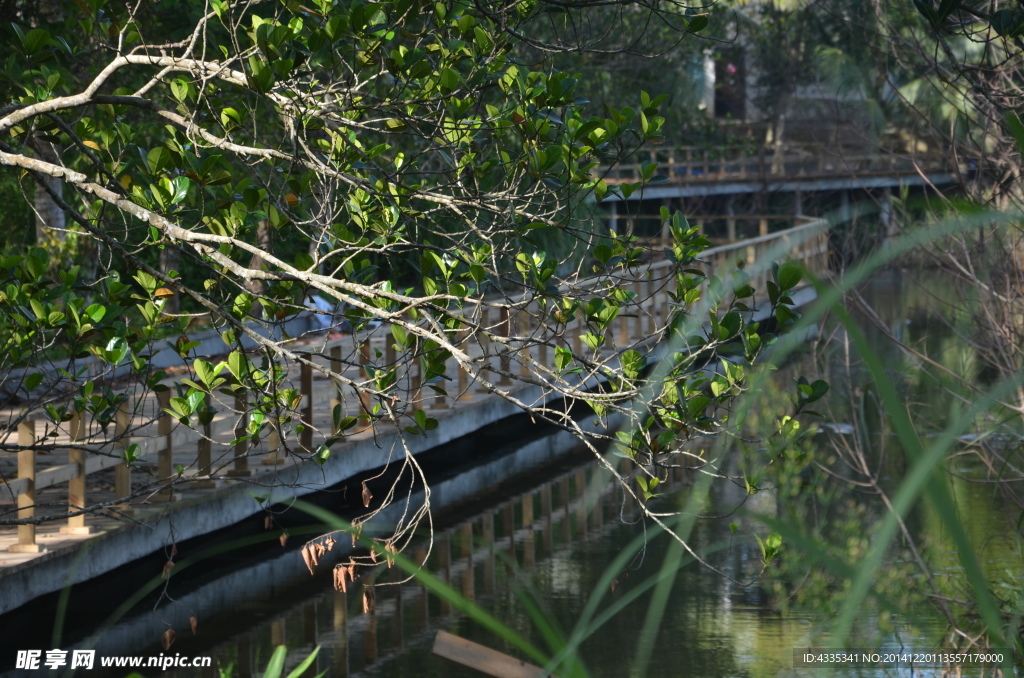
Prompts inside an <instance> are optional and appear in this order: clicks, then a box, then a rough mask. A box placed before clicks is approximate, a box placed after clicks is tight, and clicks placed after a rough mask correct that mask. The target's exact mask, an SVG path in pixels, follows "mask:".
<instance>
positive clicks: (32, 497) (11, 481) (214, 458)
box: [0, 217, 828, 552]
mask: <svg viewBox="0 0 1024 678" xmlns="http://www.w3.org/2000/svg"><path fill="white" fill-rule="evenodd" d="M737 218H740V217H737ZM827 231H828V223H827V222H826V221H824V220H817V221H813V222H808V223H804V224H801V225H799V226H795V227H793V228H789V229H786V230H783V231H780V232H777V233H768V234H765V235H761V236H759V237H755V238H750V239H748V240H744V241H740V242H735V243H731V244H726V245H721V246H717V247H713V248H711V249H708V250H706V251H705V252H704V253H703V254H702V255H701V259H702V260H703V261H704V262H706V265H707V269H708V272H709V274H715V273H717V274H719V275H721V274H723V273H727V272H728V271H731V270H733V268H734V267H735V265H736V263H737V261H742V262H744V263H745V264H746V270H747V272H748V273H750V274H751V275H752V281H751V284H752V285H753V286H754V287H755V289H762V290H763V289H764V287H765V281H766V280H767V275H768V269H769V266H768V265H767V264H768V263H770V261H771V260H775V259H780V258H781V259H789V260H795V261H800V262H802V263H803V264H804V265H805V266H806V267H807V268H809V269H811V270H812V271H815V272H818V273H822V272H824V271H825V270H826V269H827V267H828V260H827V259H828V257H827V253H828V233H827ZM673 266H674V262H671V261H668V260H665V259H661V260H656V261H653V262H650V263H648V264H647V265H646V266H645V267H644V268H643V269H642V270H641V271H639V272H637V274H636V275H635V276H632V277H628V278H624V279H620V280H618V282H617V285H618V286H619V287H628V288H630V289H631V290H632V291H633V292H635V294H636V296H635V299H636V301H635V302H634V306H633V307H632V308H630V307H626V308H623V309H622V311H621V313H620V316H619V317H618V318H617V319H616V320H615V321H614V325H613V326H612V327H610V328H609V329H608V330H607V332H606V340H607V345H606V346H605V347H603V348H602V349H601V350H602V351H604V352H605V353H610V352H611V351H613V350H621V349H622V348H623V347H626V346H635V347H645V346H648V347H649V346H652V345H653V344H655V343H657V342H658V341H659V339H660V337H659V336H658V332H659V331H660V329H661V328H663V327H664V324H665V322H666V321H667V319H668V318H669V316H670V315H671V313H672V312H673V307H672V305H671V299H670V298H669V295H668V291H669V289H670V287H671V286H672V285H673V283H674V279H673V277H672V276H671V275H669V273H670V272H671V270H672V268H673ZM605 282H607V279H605ZM597 284H603V283H601V281H600V280H599V279H597V278H591V279H583V280H580V281H578V282H577V283H575V284H571V285H567V286H566V287H565V288H564V292H565V294H567V295H569V294H572V295H578V296H579V297H581V298H585V297H586V295H587V294H588V290H590V289H591V288H592V287H593V286H594V285H597ZM513 302H514V303H512V304H511V305H510V304H509V303H508V300H507V299H504V298H503V299H502V300H501V303H498V302H497V300H491V301H488V300H487V299H485V300H484V301H483V302H482V303H480V304H479V305H478V306H476V307H475V308H474V310H473V315H472V317H471V318H470V319H471V321H472V322H473V323H475V324H477V325H479V326H480V327H481V328H484V329H485V330H486V331H487V332H489V333H491V334H492V335H494V336H495V338H496V339H497V340H496V341H494V342H490V341H487V339H486V336H482V338H481V339H480V342H479V344H473V345H470V342H468V340H467V334H466V333H465V332H463V333H461V334H459V335H458V337H457V340H456V341H454V342H453V343H455V344H456V345H457V346H459V348H460V349H461V350H462V351H464V352H465V353H466V354H467V355H468V356H469V359H470V361H471V365H472V366H473V371H474V372H476V373H477V374H479V375H484V374H490V375H495V377H496V385H497V386H498V387H506V386H508V385H510V384H511V383H512V380H511V379H510V376H509V375H510V374H511V373H512V370H513V369H514V367H513V364H515V363H518V365H519V368H518V369H519V373H520V374H521V375H524V376H527V375H531V374H532V373H533V372H534V371H535V367H534V366H535V365H542V366H549V365H550V364H551V362H552V359H553V348H554V347H556V346H565V347H568V348H571V349H572V350H573V351H574V352H576V353H577V354H578V355H584V353H585V349H584V344H583V341H582V337H583V335H584V333H586V332H588V331H589V329H588V326H587V325H586V323H585V321H584V320H583V318H582V317H581V314H580V315H577V317H575V318H574V319H572V320H571V321H569V322H568V324H566V325H564V326H561V325H560V326H556V327H553V326H551V324H550V323H541V322H538V321H537V318H538V317H539V316H540V315H541V311H540V308H539V307H538V302H537V301H536V300H533V301H530V300H527V299H526V298H525V297H522V298H520V299H518V300H515V299H514V300H513ZM510 307H511V308H513V309H514V311H513V312H512V313H510V312H509V308H510ZM304 350H305V351H308V355H309V356H310V358H311V359H312V360H313V361H314V362H315V363H317V364H319V365H324V366H330V367H331V368H332V369H334V370H335V371H340V372H341V373H342V374H343V375H344V376H345V377H346V378H348V379H350V380H351V382H352V383H358V382H361V381H363V380H365V370H364V367H365V366H367V365H369V364H370V363H371V356H373V355H377V352H379V355H381V356H382V358H383V360H384V362H385V363H387V364H394V363H395V362H396V359H397V357H398V356H397V355H396V348H395V345H394V341H393V339H392V338H391V332H390V328H389V327H388V326H386V325H385V326H382V327H379V328H375V329H373V330H369V331H366V332H361V333H359V334H356V335H345V336H342V337H340V338H334V339H330V340H326V339H321V340H320V341H319V342H318V343H317V345H316V346H307V347H304ZM318 375H319V373H317V372H316V371H315V370H314V369H313V368H312V367H311V366H310V365H308V364H299V365H292V366H291V367H290V373H289V375H288V377H287V381H288V384H290V385H292V386H293V387H295V388H297V390H298V391H299V392H300V393H301V402H300V404H299V406H298V410H299V412H298V416H299V419H300V420H301V421H302V423H303V424H305V430H304V431H303V432H302V433H301V434H300V436H299V438H298V440H297V441H294V442H293V443H291V444H290V446H289V447H291V448H292V449H294V448H295V447H298V448H301V449H302V450H304V451H306V452H309V451H312V450H314V449H315V448H316V446H317V445H319V444H321V443H322V442H323V441H324V439H325V435H324V434H314V428H315V429H316V430H317V431H322V432H325V434H327V435H333V434H334V433H336V432H335V431H333V416H332V412H333V410H334V408H335V407H340V408H341V413H342V415H343V416H357V415H359V414H365V413H367V412H369V411H370V410H371V409H372V407H373V402H372V395H371V393H370V391H368V390H362V389H360V388H358V386H355V387H354V386H352V385H345V386H341V385H339V383H336V382H333V381H330V380H328V379H326V378H316V377H317V376H318ZM422 377H423V374H422V366H421V364H420V361H419V360H415V361H412V364H411V366H410V368H409V369H408V370H406V372H405V373H404V374H402V375H401V377H400V379H399V383H398V388H399V389H401V390H402V391H403V392H406V393H408V394H409V405H410V407H415V408H423V407H426V408H429V409H430V410H433V411H443V410H447V409H450V408H452V407H455V406H457V404H456V403H457V401H466V400H472V399H473V398H474V397H475V396H474V394H481V395H485V394H487V393H489V392H490V390H491V389H492V387H489V386H487V385H485V384H481V383H479V381H478V380H476V378H475V377H474V375H473V374H471V372H470V371H468V370H467V369H466V368H465V366H463V365H460V367H459V368H458V370H457V377H456V379H455V383H454V384H453V386H455V392H454V393H438V392H435V391H433V390H431V389H429V388H427V385H425V384H423V383H422ZM168 385H169V386H171V387H172V390H173V383H168ZM169 397H170V392H168V391H165V392H163V393H160V394H159V395H155V394H149V395H147V396H145V397H140V398H137V399H135V400H133V401H129V402H126V403H125V404H123V405H122V407H121V409H120V411H119V412H118V413H117V416H116V417H115V421H114V424H113V426H111V427H109V429H108V430H107V431H103V430H101V428H100V427H99V426H98V425H97V424H96V422H92V421H86V420H85V419H84V418H82V417H79V416H76V417H75V418H73V419H71V420H70V421H66V422H61V423H59V424H54V423H53V422H51V421H49V420H46V419H43V417H42V415H41V413H40V414H38V415H37V414H35V413H33V414H31V415H26V413H25V412H24V411H18V410H13V409H9V410H7V411H6V412H5V413H4V414H6V415H7V421H8V422H11V424H10V425H8V426H7V427H6V429H5V430H4V432H3V433H2V435H3V436H4V437H5V439H6V440H8V441H10V440H11V439H12V437H14V436H16V440H17V443H18V444H19V446H22V447H24V449H23V450H22V451H20V452H19V453H18V454H17V477H16V478H11V475H12V474H11V473H10V471H12V470H13V469H10V468H7V469H2V470H3V475H4V480H3V481H2V482H0V503H11V502H16V504H17V508H18V513H17V515H18V517H19V518H22V519H33V518H35V517H36V515H37V513H36V506H37V502H38V501H39V493H40V491H42V490H44V489H47V488H54V487H56V486H61V485H64V484H67V495H66V496H67V502H68V504H69V505H70V506H71V507H72V508H71V509H70V510H69V511H68V512H69V513H73V512H74V511H75V510H76V508H75V507H79V509H80V508H81V507H85V506H87V505H89V502H90V501H92V502H94V503H95V501H96V499H94V498H93V499H87V497H94V496H104V497H112V500H111V502H110V503H112V502H113V501H114V500H118V499H122V498H125V497H131V496H132V493H133V482H132V468H131V466H129V465H128V464H126V463H125V459H124V454H125V451H126V450H128V449H129V447H130V446H134V445H137V446H138V448H137V452H136V458H137V460H138V463H150V464H151V463H152V461H153V460H154V459H155V461H156V464H155V466H156V469H155V472H154V479H155V480H156V481H159V482H167V481H172V480H175V479H176V478H179V477H181V478H185V479H189V480H191V482H190V483H189V487H190V488H191V489H204V488H210V487H214V486H216V483H215V482H214V481H213V477H214V476H216V477H218V478H225V477H227V478H231V477H235V478H242V477H248V476H252V475H254V474H255V469H256V468H267V467H269V468H267V470H271V469H273V468H274V467H277V466H279V465H282V464H293V463H298V461H299V457H297V456H295V455H289V454H288V447H286V446H283V445H282V440H281V430H282V429H281V427H280V425H279V424H278V423H277V422H271V425H270V430H269V433H268V434H267V435H266V437H265V438H264V439H263V440H261V441H260V442H259V443H258V444H257V445H255V446H250V445H249V444H248V443H247V442H236V443H234V445H232V443H231V441H237V440H238V439H239V438H240V437H241V436H242V435H244V433H245V430H246V426H247V425H248V418H247V414H246V412H247V410H248V407H247V403H246V401H245V400H244V398H239V399H234V400H232V399H231V398H230V397H225V396H224V395H223V394H222V393H220V392H215V393H214V395H213V396H212V401H208V402H209V403H210V404H211V405H214V406H216V407H217V408H218V410H219V411H220V414H219V415H218V416H217V417H215V418H214V419H213V421H212V422H211V423H210V424H208V425H206V426H203V427H201V430H200V431H198V432H197V431H195V430H193V429H192V428H189V427H187V426H182V425H180V424H178V423H177V421H176V420H175V419H173V418H172V417H170V416H169V415H167V414H166V413H165V412H164V409H165V408H167V407H168V398H169ZM208 398H209V396H208ZM229 401H230V402H229ZM136 422H142V423H136ZM394 423H396V422H390V423H389V422H387V421H386V420H378V422H377V424H378V425H385V426H386V425H391V424H394ZM349 435H350V437H351V436H352V435H355V436H359V435H369V425H368V424H367V425H361V426H359V427H356V428H355V429H353V430H352V431H350V432H349ZM42 440H45V441H47V442H49V443H50V444H51V445H52V446H55V447H57V448H58V449H57V451H55V452H54V453H52V454H48V455H46V456H45V457H41V456H40V455H39V454H38V453H37V451H36V450H35V449H34V448H33V447H32V446H33V445H34V444H35V443H36V442H38V441H42ZM64 446H66V447H64ZM215 446H216V449H217V450H218V453H217V454H215V453H214V448H215ZM60 448H64V449H63V452H62V451H60ZM133 451H134V448H133ZM41 459H44V460H46V461H48V462H49V463H48V464H41V463H40V460H41ZM327 463H338V462H335V458H332V459H330V460H328V462H327ZM111 468H113V469H114V470H115V477H114V479H113V480H114V482H113V492H112V493H111V492H109V490H107V489H105V488H97V487H96V486H95V485H94V486H93V487H92V488H87V479H88V478H89V477H90V476H94V475H95V474H97V473H100V472H102V471H105V470H109V469H111ZM169 498H170V493H169V492H166V491H164V492H159V493H157V492H155V491H154V492H152V493H148V494H143V495H141V496H139V497H137V498H136V505H137V503H140V502H146V503H157V502H161V501H165V500H167V499H169ZM115 508H117V509H118V510H121V511H123V512H130V511H131V510H132V507H131V506H129V505H128V504H127V503H125V504H122V505H118V506H115ZM66 521H67V524H66V526H64V527H63V528H62V530H61V531H62V532H65V533H71V534H88V533H89V531H90V529H91V528H90V527H89V526H87V525H86V523H85V516H84V515H75V516H70V517H68V518H67V519H66ZM11 550H12V551H15V552H39V551H40V550H42V547H41V546H40V545H39V544H38V543H37V541H36V527H35V525H34V524H31V523H30V524H24V525H19V526H18V542H17V544H15V545H13V546H11Z"/></svg>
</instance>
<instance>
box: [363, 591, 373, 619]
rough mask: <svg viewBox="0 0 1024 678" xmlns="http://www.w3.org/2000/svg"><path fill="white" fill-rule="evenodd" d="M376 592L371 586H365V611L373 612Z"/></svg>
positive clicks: (365, 612)
mask: <svg viewBox="0 0 1024 678" xmlns="http://www.w3.org/2000/svg"><path fill="white" fill-rule="evenodd" d="M374 598H375V596H374V593H373V589H372V588H371V587H369V586H365V587H363V613H364V614H367V613H370V612H373V604H374V602H375V601H374Z"/></svg>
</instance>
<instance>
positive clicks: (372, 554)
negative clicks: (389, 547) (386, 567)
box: [370, 548, 377, 565]
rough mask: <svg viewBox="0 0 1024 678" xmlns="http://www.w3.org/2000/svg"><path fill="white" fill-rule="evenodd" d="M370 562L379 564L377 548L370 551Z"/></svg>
mask: <svg viewBox="0 0 1024 678" xmlns="http://www.w3.org/2000/svg"><path fill="white" fill-rule="evenodd" d="M370 560H372V561H373V564H374V565H376V564H377V549H375V548H371V549H370Z"/></svg>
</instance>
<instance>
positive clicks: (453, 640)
mask: <svg viewBox="0 0 1024 678" xmlns="http://www.w3.org/2000/svg"><path fill="white" fill-rule="evenodd" d="M434 654H436V655H437V656H439V657H444V658H445V659H448V660H450V661H453V662H455V663H456V664H462V665H463V666H468V667H469V668H471V669H475V670H477V671H479V672H480V673H483V674H484V675H487V676H493V677H494V678H537V677H538V676H550V675H551V674H549V673H545V672H544V670H543V669H541V668H540V667H539V666H534V665H533V664H528V663H526V662H524V661H521V660H519V659H516V658H515V657H510V656H508V655H507V654H502V653H501V652H498V651H497V650H492V649H491V648H489V647H484V646H483V645H479V644H477V643H474V642H472V641H470V640H466V639H465V638H460V637H458V636H455V635H452V634H451V633H447V632H446V631H438V632H437V637H436V638H435V639H434Z"/></svg>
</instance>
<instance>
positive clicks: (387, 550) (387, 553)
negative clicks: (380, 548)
mask: <svg viewBox="0 0 1024 678" xmlns="http://www.w3.org/2000/svg"><path fill="white" fill-rule="evenodd" d="M396 553H398V549H396V548H395V545H394V544H392V543H391V542H388V543H387V544H385V545H384V557H385V558H387V559H388V568H389V569H390V568H391V566H392V565H394V564H395V558H394V555H395V554H396Z"/></svg>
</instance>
